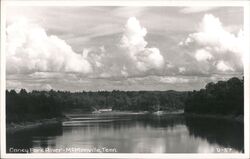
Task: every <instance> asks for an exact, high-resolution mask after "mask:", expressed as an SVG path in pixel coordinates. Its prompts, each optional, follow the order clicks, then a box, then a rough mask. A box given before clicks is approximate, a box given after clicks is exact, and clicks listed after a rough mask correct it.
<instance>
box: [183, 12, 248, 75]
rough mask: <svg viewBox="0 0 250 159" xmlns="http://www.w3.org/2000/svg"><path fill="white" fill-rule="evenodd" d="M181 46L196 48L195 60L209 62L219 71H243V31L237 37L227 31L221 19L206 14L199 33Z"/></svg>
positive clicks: (188, 38) (190, 36)
mask: <svg viewBox="0 0 250 159" xmlns="http://www.w3.org/2000/svg"><path fill="white" fill-rule="evenodd" d="M179 45H181V46H187V47H190V48H191V49H193V48H195V50H194V51H193V52H194V55H193V56H194V58H195V59H196V60H197V61H198V62H200V61H208V62H209V64H210V66H209V67H211V68H212V67H214V68H216V69H217V70H218V71H233V70H242V67H243V60H242V59H243V54H244V35H243V31H242V30H239V33H238V34H237V35H235V34H233V33H231V32H229V31H227V30H226V29H225V27H224V26H223V25H222V23H221V21H220V19H219V18H217V17H215V16H213V15H212V14H205V15H204V17H203V19H202V21H201V23H200V25H199V28H198V32H195V33H192V34H189V35H188V37H187V38H186V39H185V40H184V41H182V42H180V43H179ZM221 61H224V62H223V63H222V62H221ZM225 63H226V64H225ZM204 68H207V67H204ZM208 70H210V71H211V70H214V69H208Z"/></svg>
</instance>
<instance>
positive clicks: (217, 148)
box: [6, 113, 244, 153]
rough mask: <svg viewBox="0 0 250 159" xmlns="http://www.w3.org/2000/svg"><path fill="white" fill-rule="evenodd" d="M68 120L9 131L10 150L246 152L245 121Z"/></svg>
mask: <svg viewBox="0 0 250 159" xmlns="http://www.w3.org/2000/svg"><path fill="white" fill-rule="evenodd" d="M70 117H71V119H70V120H69V121H66V122H63V123H62V125H58V126H52V127H46V128H40V129H36V130H32V131H26V132H18V133H15V134H12V135H7V138H6V140H7V147H6V150H7V152H9V153H23V152H25V153H37V152H49V153H52V152H55V153H65V152H66V153H67V152H68V153H86V152H94V153H99V152H103V153H218V152H226V153H229V152H232V153H235V152H236V153H242V152H243V151H244V137H243V136H244V134H243V132H244V131H243V123H240V122H233V121H228V120H222V119H211V118H201V117H185V116H183V115H162V116H157V115H142V114H109V113H107V114H105V113H102V114H71V116H70Z"/></svg>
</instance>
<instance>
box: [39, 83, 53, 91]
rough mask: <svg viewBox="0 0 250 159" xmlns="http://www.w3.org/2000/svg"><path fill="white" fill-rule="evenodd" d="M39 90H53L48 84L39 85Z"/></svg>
mask: <svg viewBox="0 0 250 159" xmlns="http://www.w3.org/2000/svg"><path fill="white" fill-rule="evenodd" d="M41 89H42V90H45V91H49V90H51V89H53V88H52V86H51V85H50V84H43V85H41Z"/></svg>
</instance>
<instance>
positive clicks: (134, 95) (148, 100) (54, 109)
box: [6, 89, 187, 122]
mask: <svg viewBox="0 0 250 159" xmlns="http://www.w3.org/2000/svg"><path fill="white" fill-rule="evenodd" d="M186 94H187V93H186V92H176V91H118V90H114V91H111V92H108V91H98V92H85V91H83V92H74V93H73V92H68V91H54V90H50V91H32V92H26V90H25V89H22V90H21V91H20V92H19V93H17V92H15V91H14V90H11V91H6V105H7V106H6V111H7V122H12V121H14V122H16V121H20V120H24V121H25V120H34V119H41V118H50V117H56V116H60V115H61V113H62V112H69V111H71V110H73V109H78V110H80V111H83V112H90V111H94V110H98V109H102V108H112V109H113V110H121V111H123V110H129V111H157V110H169V109H170V110H173V109H183V108H184V101H185V98H186Z"/></svg>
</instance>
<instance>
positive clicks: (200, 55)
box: [195, 49, 213, 61]
mask: <svg viewBox="0 0 250 159" xmlns="http://www.w3.org/2000/svg"><path fill="white" fill-rule="evenodd" d="M195 58H196V60H197V61H206V60H210V59H212V58H213V55H211V53H210V52H208V51H207V50H205V49H199V50H197V51H196V53H195Z"/></svg>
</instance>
